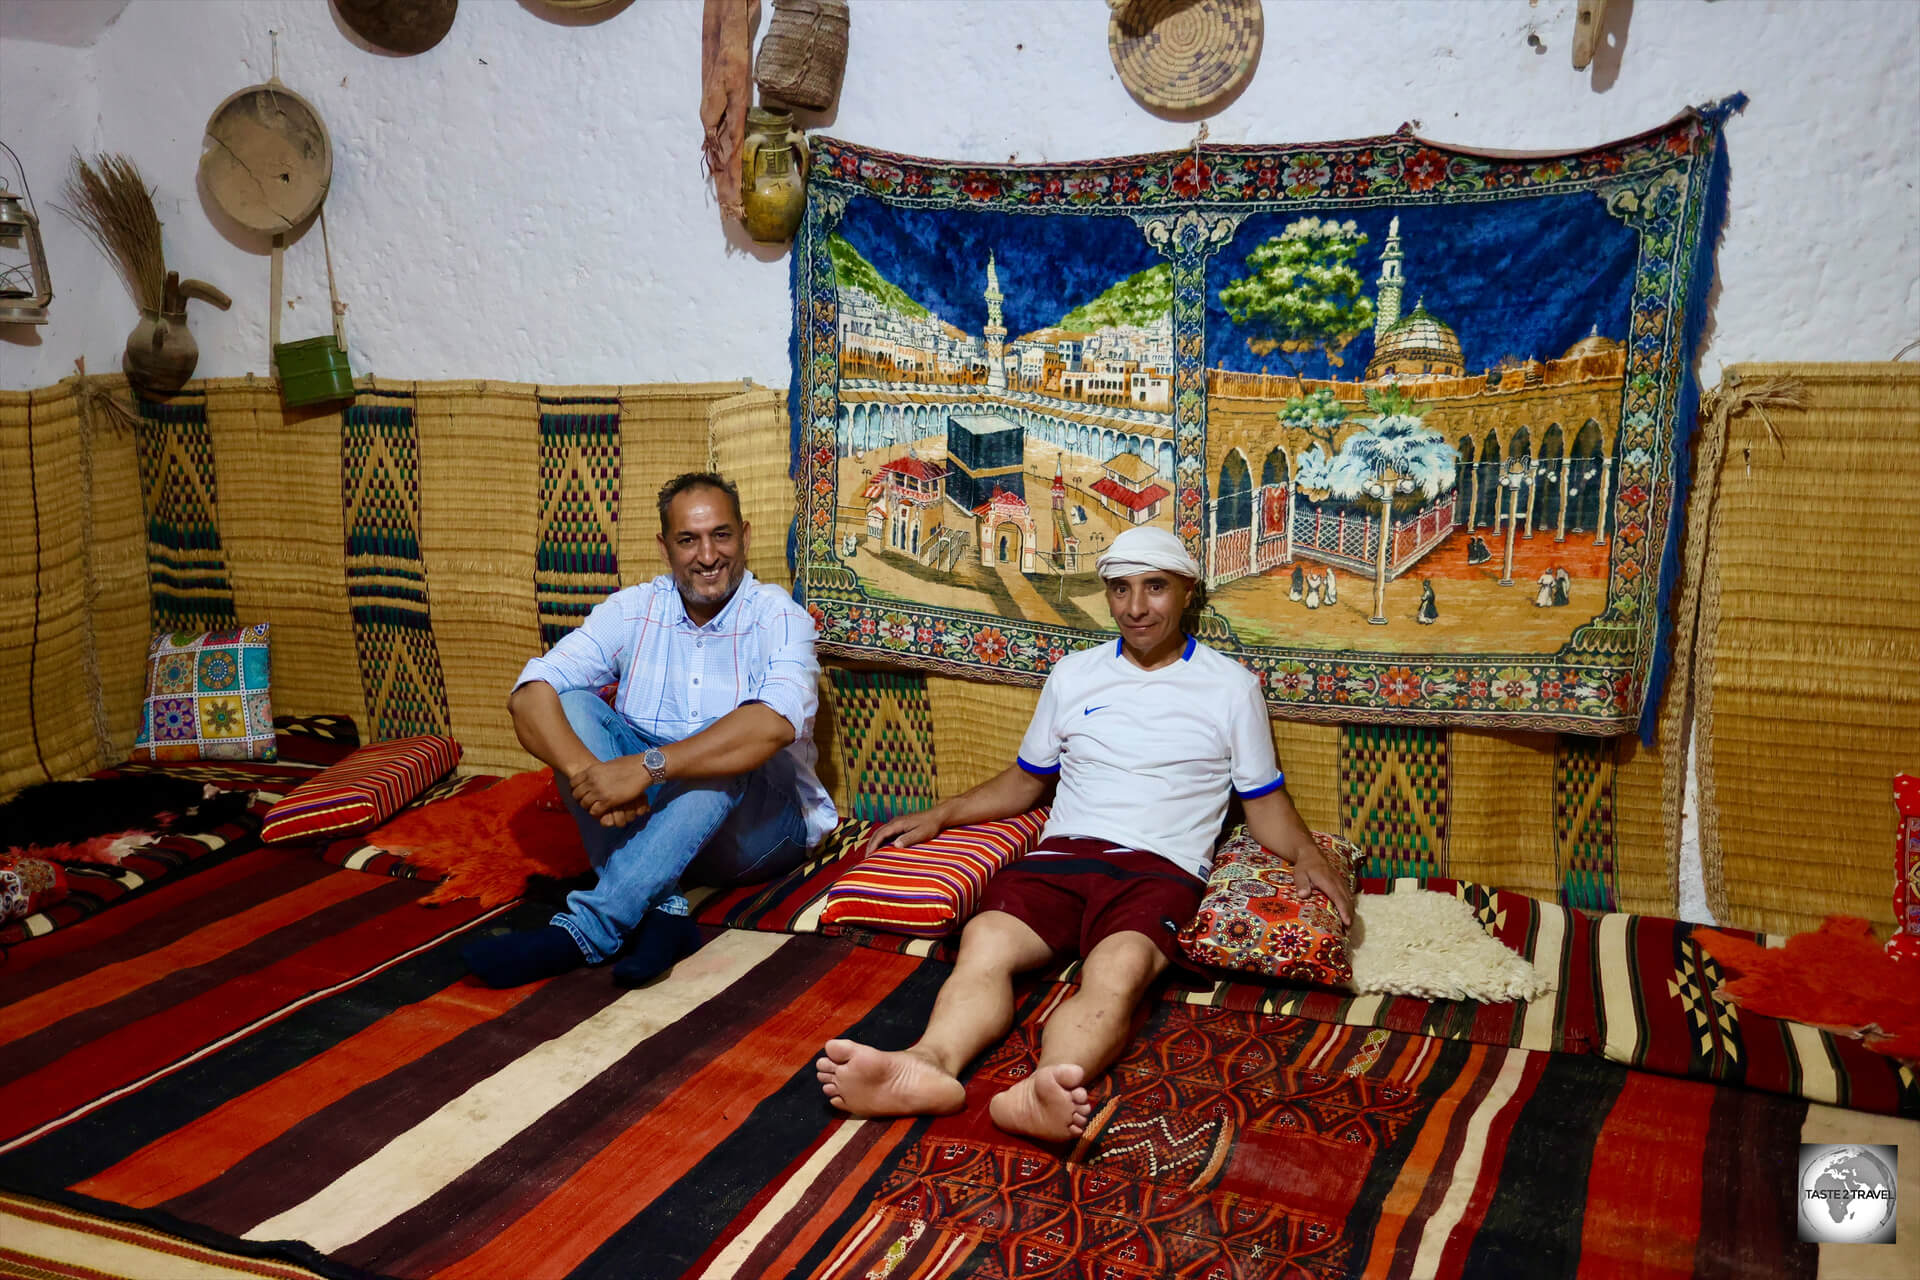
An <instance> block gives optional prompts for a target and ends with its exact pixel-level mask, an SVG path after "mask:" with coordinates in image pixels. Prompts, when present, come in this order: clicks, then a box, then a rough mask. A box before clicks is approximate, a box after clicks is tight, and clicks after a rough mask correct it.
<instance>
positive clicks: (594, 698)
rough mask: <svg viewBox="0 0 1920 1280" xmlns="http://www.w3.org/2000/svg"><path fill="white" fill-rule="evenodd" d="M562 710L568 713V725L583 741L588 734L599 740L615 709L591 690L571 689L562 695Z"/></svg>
mask: <svg viewBox="0 0 1920 1280" xmlns="http://www.w3.org/2000/svg"><path fill="white" fill-rule="evenodd" d="M560 710H561V711H563V712H565V713H566V717H567V724H568V725H569V726H570V727H571V728H572V729H573V731H574V733H575V734H576V735H578V736H579V737H581V738H582V739H583V740H584V739H586V738H587V735H588V734H592V735H593V736H594V737H595V738H598V737H599V736H600V735H601V734H602V733H603V732H604V731H605V729H606V724H607V717H608V716H610V715H612V714H613V708H611V707H609V706H608V705H607V704H606V702H604V701H603V700H602V699H601V697H600V695H599V694H597V693H595V692H594V691H593V690H591V689H569V690H567V691H566V692H565V693H563V694H561V695H560Z"/></svg>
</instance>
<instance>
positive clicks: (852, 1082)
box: [813, 911, 1053, 1116]
mask: <svg viewBox="0 0 1920 1280" xmlns="http://www.w3.org/2000/svg"><path fill="white" fill-rule="evenodd" d="M1052 958H1053V951H1052V949H1051V948H1050V947H1048V946H1047V944H1046V943H1045V942H1043V941H1041V939H1040V935H1039V934H1037V933H1035V932H1034V931H1033V930H1032V929H1029V928H1028V927H1027V926H1026V925H1025V924H1022V923H1021V922H1020V921H1019V920H1016V919H1015V918H1014V917H1012V916H1010V915H1008V914H1006V913H1005V912H1002V911H987V912H983V913H981V914H980V915H977V916H975V917H974V918H973V919H972V920H971V921H969V922H968V924H967V927H966V931H965V932H964V933H962V934H961V935H960V955H959V957H958V958H957V959H956V960H955V961H954V966H953V973H952V974H950V975H949V976H948V978H947V980H946V982H945V983H943V984H942V985H941V987H940V994H939V996H938V997H937V998H936V999H935V1000H934V1002H933V1014H932V1016H930V1017H929V1018H928V1019H927V1029H926V1031H925V1032H923V1033H922V1034H921V1036H920V1039H919V1040H917V1041H915V1042H914V1043H913V1044H912V1045H911V1046H910V1047H908V1048H905V1049H899V1050H892V1051H888V1050H882V1049H875V1048H873V1047H872V1046H871V1045H864V1044H860V1043H858V1042H857V1041H853V1040H829V1041H827V1044H826V1049H825V1052H824V1054H823V1055H822V1057H821V1058H820V1059H819V1060H818V1061H816V1062H815V1063H814V1064H813V1066H814V1072H815V1075H816V1076H817V1077H818V1079H819V1081H820V1088H821V1091H822V1092H824V1093H825V1094H826V1095H827V1101H828V1102H830V1103H831V1104H832V1105H833V1106H835V1107H837V1108H839V1109H840V1110H842V1111H846V1112H849V1113H851V1114H853V1115H856V1116H906V1115H949V1114H951V1113H953V1112H955V1111H958V1110H960V1108H961V1107H962V1106H964V1105H965V1104H966V1098H967V1091H966V1089H965V1087H964V1086H962V1085H961V1083H960V1079H959V1076H960V1069H961V1068H962V1067H964V1066H966V1065H967V1063H968V1062H970V1061H972V1060H973V1058H974V1056H975V1055H977V1054H978V1053H979V1052H980V1051H981V1050H982V1049H984V1048H986V1047H987V1046H988V1045H989V1044H992V1043H993V1042H994V1041H996V1040H998V1039H1000V1038H1001V1037H1002V1036H1004V1035H1006V1034H1007V1029H1008V1028H1009V1027H1011V1026H1012V1025H1013V975H1014V974H1016V973H1020V972H1023V971H1025V970H1027V969H1035V968H1038V967H1039V966H1041V965H1043V964H1045V963H1046V962H1047V961H1048V960H1050V959H1052Z"/></svg>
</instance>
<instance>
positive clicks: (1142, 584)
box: [1107, 569, 1193, 667]
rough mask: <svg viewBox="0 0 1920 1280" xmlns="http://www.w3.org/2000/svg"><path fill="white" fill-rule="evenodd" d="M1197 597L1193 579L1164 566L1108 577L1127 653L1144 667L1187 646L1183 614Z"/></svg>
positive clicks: (1167, 658)
mask: <svg viewBox="0 0 1920 1280" xmlns="http://www.w3.org/2000/svg"><path fill="white" fill-rule="evenodd" d="M1192 598H1193V580H1192V579H1191V578H1184V577H1182V576H1180V575H1179V574H1177V573H1169V572H1167V571H1166V570H1164V569H1152V570H1149V571H1147V572H1146V573H1136V574H1131V575H1129V576H1127V577H1124V578H1109V579H1107V608H1108V609H1110V610H1111V611H1112V612H1113V620H1114V622H1115V623H1116V624H1117V625H1118V626H1119V628H1120V640H1121V642H1122V643H1123V644H1124V645H1125V646H1126V650H1127V654H1128V656H1129V657H1131V658H1132V659H1133V660H1134V661H1135V662H1137V663H1139V664H1140V665H1141V666H1143V667H1156V666H1159V665H1161V664H1162V663H1164V662H1168V661H1171V660H1172V658H1173V657H1174V655H1175V654H1177V653H1179V652H1180V650H1181V649H1182V648H1184V647H1185V634H1184V633H1183V632H1182V631H1181V630H1180V615H1181V614H1182V613H1184V612H1186V608H1187V602H1188V601H1189V600H1191V599H1192Z"/></svg>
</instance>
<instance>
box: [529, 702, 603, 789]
mask: <svg viewBox="0 0 1920 1280" xmlns="http://www.w3.org/2000/svg"><path fill="white" fill-rule="evenodd" d="M507 714H508V715H510V716H511V717H512V718H513V736H514V737H516V738H518V739H520V745H521V746H523V747H525V748H526V749H527V751H528V752H529V753H530V754H532V755H533V756H535V757H537V758H538V759H539V760H540V761H541V762H542V763H543V764H547V765H551V766H552V767H553V770H554V772H556V773H558V774H559V775H560V776H561V777H562V778H571V777H572V776H573V775H574V774H576V773H578V772H580V771H581V770H582V769H585V768H588V767H590V766H591V765H593V764H594V763H595V762H596V760H597V759H598V757H596V756H595V755H594V754H593V752H591V751H589V750H587V744H586V743H584V742H582V741H580V735H579V734H577V733H575V732H574V731H573V726H572V725H570V724H568V723H567V713H566V709H565V708H563V707H562V706H561V705H560V695H559V693H558V692H556V691H555V690H554V687H553V686H552V685H550V684H548V683H547V682H546V681H544V680H530V681H528V682H527V683H526V684H523V685H521V686H520V687H519V688H518V689H515V690H514V691H513V695H512V696H511V697H509V698H508V699H507Z"/></svg>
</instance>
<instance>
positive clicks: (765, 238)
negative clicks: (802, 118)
mask: <svg viewBox="0 0 1920 1280" xmlns="http://www.w3.org/2000/svg"><path fill="white" fill-rule="evenodd" d="M740 203H741V205H742V206H743V207H744V208H745V209H746V214H745V216H744V217H743V219H742V221H743V222H745V224H746V228H747V234H748V235H750V236H752V237H753V238H754V239H755V240H758V241H759V242H760V243H762V244H784V243H785V242H786V241H788V240H791V239H793V233H794V232H795V231H797V230H798V229H799V227H800V215H801V214H803V213H804V212H806V208H807V135H806V133H805V132H804V131H802V130H800V129H796V128H795V127H794V124H793V113H792V112H790V111H772V110H769V109H767V108H765V107H749V108H748V109H747V136H746V138H745V140H744V141H743V142H742V143H741V147H740Z"/></svg>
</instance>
